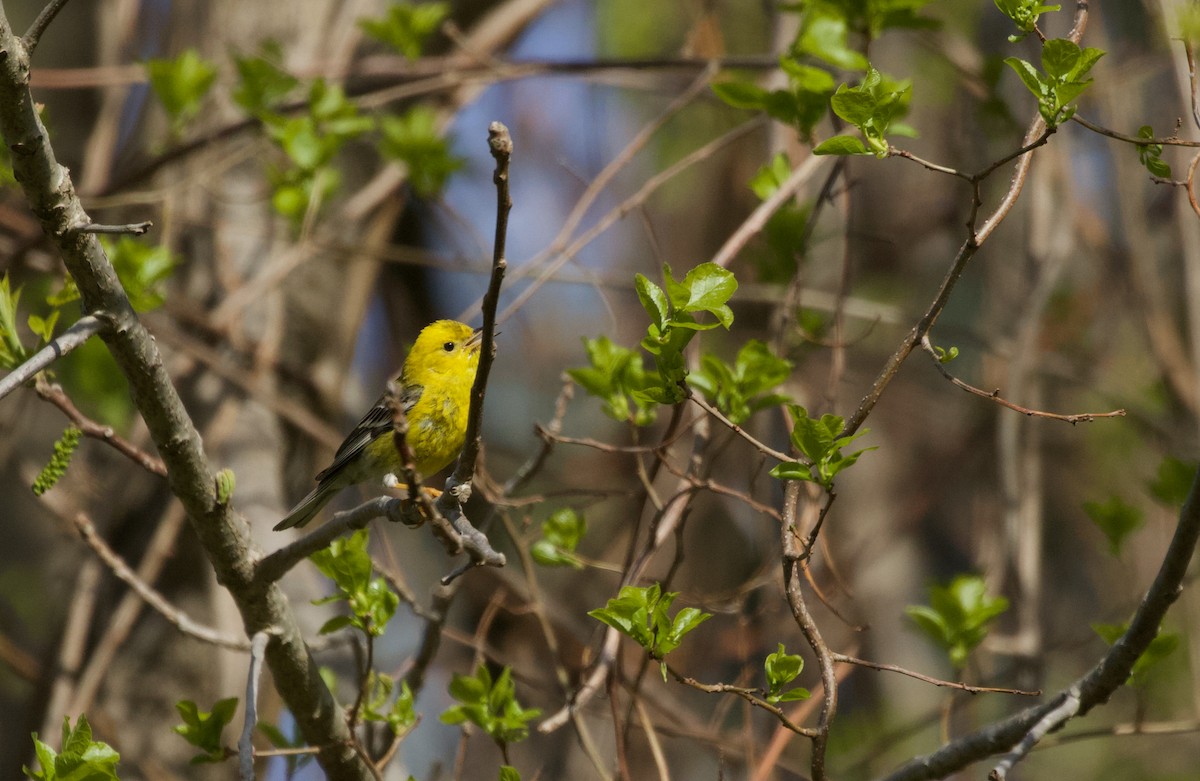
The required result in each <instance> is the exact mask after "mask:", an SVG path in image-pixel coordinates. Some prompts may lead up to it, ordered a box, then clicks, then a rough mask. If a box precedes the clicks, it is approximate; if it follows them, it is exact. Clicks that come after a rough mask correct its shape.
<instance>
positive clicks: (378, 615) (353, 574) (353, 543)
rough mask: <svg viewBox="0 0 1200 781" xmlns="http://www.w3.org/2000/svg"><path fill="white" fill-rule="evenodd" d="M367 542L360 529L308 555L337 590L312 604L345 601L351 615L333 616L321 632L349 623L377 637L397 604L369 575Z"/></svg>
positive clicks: (396, 598) (381, 583) (381, 582)
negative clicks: (335, 592)
mask: <svg viewBox="0 0 1200 781" xmlns="http://www.w3.org/2000/svg"><path fill="white" fill-rule="evenodd" d="M368 541H369V537H368V532H367V530H366V529H360V530H359V531H357V532H355V533H354V534H352V535H350V536H349V537H340V538H338V539H336V540H334V541H333V542H332V543H331V544H330V546H329V547H328V548H326V549H325V550H321V551H317V552H316V553H314V554H313V555H312V556H311V557H310V558H311V559H312V562H313V563H314V564H316V565H317V569H319V570H320V571H321V572H322V574H324V575H325V576H326V577H328V578H330V579H331V580H333V582H334V585H335V586H336V587H337V589H338V592H339V593H337V594H335V595H332V596H330V597H326V598H324V599H320V600H315V602H314V604H322V603H325V602H331V601H345V602H346V603H347V604H348V606H349V607H350V615H348V616H335V617H334V618H331V619H330V620H328V621H326V622H325V625H324V626H323V627H321V632H322V634H328V633H330V632H335V631H337V630H339V629H344V628H345V627H348V626H350V627H354V628H355V629H358V630H360V631H361V632H363V633H364V634H368V635H372V636H375V637H379V636H381V635H382V634H383V633H384V631H385V630H386V629H387V624H388V622H389V621H391V619H392V616H393V615H395V613H396V608H397V607H399V606H400V597H399V596H397V595H396V592H394V591H392V589H391V588H389V587H388V585H387V583H386V582H384V580H383V579H382V578H374V579H372V578H371V573H372V567H371V557H370V555H369V554H368V553H367V544H368Z"/></svg>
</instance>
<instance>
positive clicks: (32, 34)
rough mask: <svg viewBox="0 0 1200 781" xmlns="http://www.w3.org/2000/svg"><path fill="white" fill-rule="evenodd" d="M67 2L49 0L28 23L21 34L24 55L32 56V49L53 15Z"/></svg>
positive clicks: (52, 18)
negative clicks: (27, 26)
mask: <svg viewBox="0 0 1200 781" xmlns="http://www.w3.org/2000/svg"><path fill="white" fill-rule="evenodd" d="M66 4H67V0H50V2H49V3H47V4H46V7H45V8H43V9H42V12H41V13H40V14H38V16H37V19H34V20H33V24H31V25H29V29H28V30H26V31H25V35H23V36H21V43H23V44H25V52H26V56H27V57H30V58H32V57H33V50H34V49H36V48H37V45H38V42H39V41H40V40H41V39H42V33H44V32H46V28H47V27H49V26H50V23H51V22H53V21H54V17H56V16H58V12H59V11H61V10H62V9H63V6H65V5H66Z"/></svg>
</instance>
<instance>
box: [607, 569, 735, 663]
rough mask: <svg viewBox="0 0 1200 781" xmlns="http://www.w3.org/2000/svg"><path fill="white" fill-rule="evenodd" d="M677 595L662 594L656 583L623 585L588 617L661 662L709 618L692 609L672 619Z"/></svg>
mask: <svg viewBox="0 0 1200 781" xmlns="http://www.w3.org/2000/svg"><path fill="white" fill-rule="evenodd" d="M677 596H679V594H678V592H669V593H666V594H664V593H662V590H661V588H660V587H659V585H658V584H657V583H655V584H653V585H650V586H624V587H623V588H622V589H621V591H620V593H619V594H618V595H617V597H616V598H614V599H609V600H608V603H607V604H606V605H605V606H604V607H602V608H596V609H595V610H590V611H588V615H589V616H591V617H592V618H594V619H596V620H597V621H601V622H603V623H605V624H607V625H608V626H611V627H612V628H613V629H616V630H617V631H618V632H621V633H622V634H624V635H626V636H628V637H630V638H631V639H633V640H634V642H636V643H637V644H638V645H640V646H642V648H644V649H646V651H647V653H649V655H650V657H651V658H653V659H660V660H661V659H662V658H663V657H665V656H666V655H667V654H668V653H670V652H671V651H673V650H675V649H676V648H678V647H679V644H680V643H681V642H682V641H683V638H684V636H685V635H687V634H688V633H689V632H691V631H692V630H693V629H695V628H696V627H698V626H699V625H700V624H702V623H704V622H705V621H707V620H708V619H710V618H712V615H711V614H710V613H703V612H701V611H700V610H697V609H696V608H691V607H689V608H684V609H682V610H680V611H679V612H678V613H677V614H676V615H675V617H674V618H671V617H670V615H669V609H670V607H671V603H672V602H674V601H675V598H676V597H677Z"/></svg>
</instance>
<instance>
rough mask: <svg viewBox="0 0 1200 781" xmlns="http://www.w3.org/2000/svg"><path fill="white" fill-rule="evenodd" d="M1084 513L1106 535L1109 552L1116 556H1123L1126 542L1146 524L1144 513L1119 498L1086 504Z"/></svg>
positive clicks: (1114, 497)
mask: <svg viewBox="0 0 1200 781" xmlns="http://www.w3.org/2000/svg"><path fill="white" fill-rule="evenodd" d="M1083 511H1084V512H1085V513H1087V516H1088V518H1090V519H1091V521H1092V523H1094V524H1096V526H1097V528H1099V529H1100V531H1101V532H1103V533H1104V537H1105V539H1107V540H1108V552H1109V553H1111V554H1112V555H1114V556H1119V555H1120V554H1121V548H1122V546H1123V545H1124V544H1125V540H1126V539H1127V538H1128V537H1129V535H1130V534H1132V533H1133V532H1135V531H1137V530H1138V528H1140V527H1141V525H1142V524H1143V523H1144V522H1145V518H1144V517H1143V515H1142V511H1141V510H1140V509H1138V508H1137V507H1134V506H1133V505H1131V504H1128V503H1127V502H1126V501H1125V500H1124V499H1122V498H1121V497H1119V496H1112V497H1109V498H1108V500H1107V501H1104V502H1084V503H1083Z"/></svg>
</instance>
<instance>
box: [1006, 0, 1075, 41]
mask: <svg viewBox="0 0 1200 781" xmlns="http://www.w3.org/2000/svg"><path fill="white" fill-rule="evenodd" d="M995 3H996V8H998V9H1000V13H1002V14H1004V15H1005V16H1007V17H1008V18H1009V19H1011V20H1012V23H1013V24H1015V25H1016V26H1017V29H1019V30H1020V31H1021V32H1022V33H1030V32H1033V29H1034V27H1035V26H1036V25H1037V21H1038V17H1039V16H1041V15H1042V14H1044V13H1047V12H1050V11H1057V10H1059V9H1060V8H1061V6H1058V5H1044V4H1042V3H1041V0H995ZM1009 40H1012V39H1011V38H1010V39H1009Z"/></svg>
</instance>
